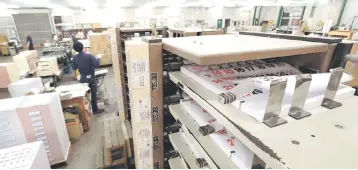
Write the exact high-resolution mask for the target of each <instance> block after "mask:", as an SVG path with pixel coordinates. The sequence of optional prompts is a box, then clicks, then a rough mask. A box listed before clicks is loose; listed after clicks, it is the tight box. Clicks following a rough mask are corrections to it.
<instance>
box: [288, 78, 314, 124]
mask: <svg viewBox="0 0 358 170" xmlns="http://www.w3.org/2000/svg"><path fill="white" fill-rule="evenodd" d="M311 81H312V75H311V74H306V75H297V76H296V84H295V91H294V92H293V97H292V98H293V99H292V105H291V108H290V111H289V112H288V115H289V116H291V117H293V118H294V119H296V120H299V119H302V118H304V117H308V116H311V115H312V114H311V113H310V112H307V111H305V110H303V108H304V106H305V102H306V98H307V94H308V90H309V87H310V85H311Z"/></svg>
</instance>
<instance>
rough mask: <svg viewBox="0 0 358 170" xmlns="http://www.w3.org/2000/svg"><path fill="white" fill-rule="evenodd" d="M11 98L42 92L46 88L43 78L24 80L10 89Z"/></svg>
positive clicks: (12, 85) (10, 86) (11, 85)
mask: <svg viewBox="0 0 358 170" xmlns="http://www.w3.org/2000/svg"><path fill="white" fill-rule="evenodd" d="M8 89H9V92H10V95H11V97H20V96H25V94H26V93H28V92H30V91H31V90H36V91H42V90H43V89H44V86H43V84H42V80H41V78H24V79H21V80H19V81H17V82H15V83H12V84H10V85H9V87H8Z"/></svg>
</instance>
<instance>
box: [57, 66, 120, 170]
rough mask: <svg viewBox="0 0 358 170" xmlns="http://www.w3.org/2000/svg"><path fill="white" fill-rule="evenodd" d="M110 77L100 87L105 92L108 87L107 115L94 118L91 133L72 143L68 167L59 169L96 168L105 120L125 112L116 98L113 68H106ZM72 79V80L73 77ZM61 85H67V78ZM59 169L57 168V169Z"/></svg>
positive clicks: (103, 114)
mask: <svg viewBox="0 0 358 170" xmlns="http://www.w3.org/2000/svg"><path fill="white" fill-rule="evenodd" d="M106 68H107V69H108V75H107V76H106V77H105V80H104V83H103V84H102V86H101V87H100V88H101V89H102V90H104V86H105V87H106V89H107V90H106V91H107V92H106V95H105V96H106V98H108V105H105V106H104V108H105V109H106V112H105V113H102V114H100V115H93V116H92V125H91V129H90V131H89V132H87V133H85V134H84V135H83V136H82V137H81V139H80V140H79V141H77V142H73V143H71V149H70V153H69V157H68V160H67V166H60V167H58V168H66V169H92V168H97V167H96V164H95V163H96V147H97V146H98V145H99V143H100V139H101V137H102V134H103V124H102V122H103V120H104V119H106V118H109V117H114V116H117V113H118V110H119V109H120V110H121V112H122V111H123V107H121V106H120V107H121V108H119V107H118V98H117V96H116V90H115V89H116V88H117V87H116V86H115V84H114V74H113V69H112V67H106ZM70 76H71V79H72V75H70ZM62 82H63V83H61V84H67V83H68V82H67V81H66V77H64V80H63V81H62ZM56 168H57V167H56Z"/></svg>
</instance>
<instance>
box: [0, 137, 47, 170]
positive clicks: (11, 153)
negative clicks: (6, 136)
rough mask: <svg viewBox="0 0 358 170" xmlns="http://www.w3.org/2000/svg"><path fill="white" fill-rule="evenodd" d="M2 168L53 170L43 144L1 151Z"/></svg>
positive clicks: (0, 162) (31, 144) (34, 143)
mask: <svg viewBox="0 0 358 170" xmlns="http://www.w3.org/2000/svg"><path fill="white" fill-rule="evenodd" d="M0 167H1V168H5V169H51V167H50V164H49V163H48V159H47V156H46V151H45V148H44V145H43V143H42V142H40V141H38V142H32V143H28V144H23V145H18V146H14V147H11V148H6V149H1V150H0Z"/></svg>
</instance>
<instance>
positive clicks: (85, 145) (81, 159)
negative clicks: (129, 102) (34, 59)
mask: <svg viewBox="0 0 358 170" xmlns="http://www.w3.org/2000/svg"><path fill="white" fill-rule="evenodd" d="M7 62H12V57H11V56H0V63H7ZM104 68H106V69H108V74H107V76H106V77H105V79H104V83H103V84H102V85H101V87H100V89H104V87H106V93H105V97H106V98H107V99H108V105H105V106H104V108H105V109H106V111H105V113H101V114H100V115H93V116H92V125H91V128H90V130H89V131H88V132H86V133H85V134H84V135H83V136H82V137H81V138H80V140H79V141H76V142H71V148H70V152H69V155H68V159H67V164H59V165H57V166H54V167H53V168H61V169H94V168H97V167H96V147H97V145H98V144H99V140H100V139H101V136H102V134H103V127H102V124H101V123H102V121H103V120H104V119H106V118H109V117H113V116H117V113H118V110H121V112H122V110H123V108H118V100H117V99H118V98H117V96H116V91H115V88H116V87H115V84H114V74H113V69H112V67H104ZM73 83H76V81H75V80H74V79H73V75H72V74H71V75H64V77H63V79H62V81H61V83H60V85H61V84H62V85H65V84H73Z"/></svg>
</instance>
